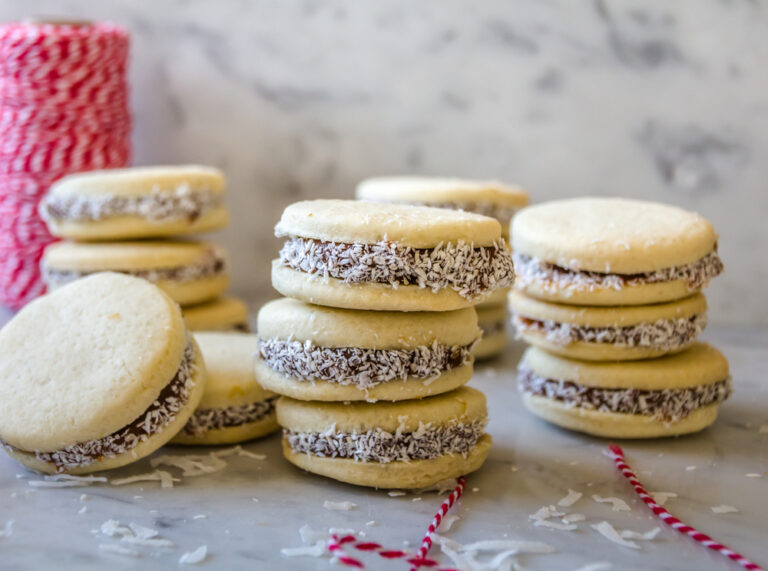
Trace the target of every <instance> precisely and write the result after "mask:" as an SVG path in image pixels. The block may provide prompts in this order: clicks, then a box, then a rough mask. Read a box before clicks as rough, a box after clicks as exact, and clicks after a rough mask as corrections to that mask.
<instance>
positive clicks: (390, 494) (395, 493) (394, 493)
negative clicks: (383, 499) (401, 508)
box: [387, 490, 405, 498]
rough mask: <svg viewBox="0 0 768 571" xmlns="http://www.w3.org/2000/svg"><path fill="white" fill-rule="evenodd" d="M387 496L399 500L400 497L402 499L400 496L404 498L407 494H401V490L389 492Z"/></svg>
mask: <svg viewBox="0 0 768 571" xmlns="http://www.w3.org/2000/svg"><path fill="white" fill-rule="evenodd" d="M387 495H388V496H389V497H390V498H398V497H400V496H404V495H405V492H401V491H399V490H391V491H389V492H387Z"/></svg>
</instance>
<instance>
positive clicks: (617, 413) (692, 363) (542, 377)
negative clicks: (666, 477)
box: [517, 343, 731, 438]
mask: <svg viewBox="0 0 768 571" xmlns="http://www.w3.org/2000/svg"><path fill="white" fill-rule="evenodd" d="M517 382H518V388H519V389H520V391H521V393H522V395H523V403H524V404H525V406H526V407H528V409H529V410H530V411H531V412H533V413H534V414H535V415H537V416H539V417H541V418H543V419H544V420H547V421H549V422H551V423H553V424H557V425H558V426H562V427H563V428H569V429H571V430H577V431H579V432H586V433H587V434H593V435H595V436H604V437H609V438H656V437H660V436H676V435H679V434H688V433H691V432H697V431H699V430H702V429H704V428H706V427H707V426H709V425H710V424H712V423H713V422H714V421H715V419H716V418H717V410H718V407H719V405H720V403H721V402H723V401H724V400H725V399H726V398H728V396H729V395H730V392H731V377H730V375H729V373H728V361H727V360H726V359H725V357H723V355H722V353H720V351H718V350H717V349H715V348H714V347H711V346H710V345H707V344H706V343H695V344H694V345H692V346H691V347H690V348H689V349H687V350H685V351H683V352H682V353H677V354H674V355H667V356H666V357H660V358H658V359H647V360H644V361H630V362H616V361H613V362H589V361H575V360H571V359H566V358H565V357H559V356H556V355H552V354H551V353H547V352H545V351H542V350H541V349H537V348H535V347H532V348H529V349H528V350H527V351H526V353H525V355H524V356H523V360H522V361H521V363H520V367H519V369H518V377H517Z"/></svg>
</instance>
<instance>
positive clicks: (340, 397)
mask: <svg viewBox="0 0 768 571" xmlns="http://www.w3.org/2000/svg"><path fill="white" fill-rule="evenodd" d="M258 336H259V350H258V354H257V357H256V377H257V378H258V379H259V382H260V383H261V384H262V386H264V387H265V388H266V389H269V390H271V391H274V392H276V393H279V394H282V395H287V396H290V397H292V398H294V399H299V400H310V401H360V400H367V401H371V402H372V401H376V400H387V401H398V400H405V399H418V398H423V397H428V396H430V395H436V394H440V393H444V392H447V391H451V390H453V389H456V388H457V387H460V386H461V385H463V384H465V383H466V382H467V381H469V379H470V378H471V377H472V370H473V367H472V364H473V361H474V359H473V357H472V348H473V346H474V344H475V342H476V341H477V340H478V339H479V337H480V330H479V329H478V328H477V315H476V313H475V311H474V309H472V308H465V309H460V310H456V311H449V312H419V313H415V312H411V313H403V312H390V311H381V312H371V311H359V310H353V309H336V308H330V307H323V306H318V305H310V304H307V303H304V302H301V301H298V300H295V299H288V298H284V299H279V300H276V301H271V302H269V303H267V304H266V305H265V306H264V307H262V308H261V311H259V316H258Z"/></svg>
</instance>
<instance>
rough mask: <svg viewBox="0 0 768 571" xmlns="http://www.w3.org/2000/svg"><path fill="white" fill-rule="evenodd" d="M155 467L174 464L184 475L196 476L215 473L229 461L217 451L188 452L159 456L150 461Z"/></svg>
mask: <svg viewBox="0 0 768 571" xmlns="http://www.w3.org/2000/svg"><path fill="white" fill-rule="evenodd" d="M149 463H150V465H151V466H152V467H153V468H156V467H157V466H173V467H174V468H179V469H180V470H181V471H182V472H181V475H182V476H187V477H194V476H205V475H208V474H213V473H214V472H218V471H220V470H223V469H224V468H226V467H227V463H226V462H225V461H224V460H222V459H221V458H220V457H219V456H217V455H216V454H215V453H210V454H206V455H194V454H187V455H185V456H171V455H164V456H157V457H156V458H152V459H151V460H150V461H149Z"/></svg>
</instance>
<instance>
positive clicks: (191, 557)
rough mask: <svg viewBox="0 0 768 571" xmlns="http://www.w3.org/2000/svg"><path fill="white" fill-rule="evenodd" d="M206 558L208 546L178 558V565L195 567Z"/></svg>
mask: <svg viewBox="0 0 768 571" xmlns="http://www.w3.org/2000/svg"><path fill="white" fill-rule="evenodd" d="M207 556H208V546H207V545H201V546H200V547H198V548H197V549H195V550H194V551H189V552H187V553H185V554H184V555H182V556H181V557H180V558H179V565H197V564H198V563H202V562H203V561H205V558H206V557H207Z"/></svg>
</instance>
